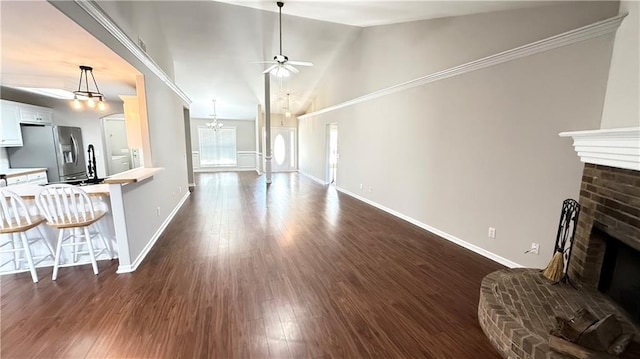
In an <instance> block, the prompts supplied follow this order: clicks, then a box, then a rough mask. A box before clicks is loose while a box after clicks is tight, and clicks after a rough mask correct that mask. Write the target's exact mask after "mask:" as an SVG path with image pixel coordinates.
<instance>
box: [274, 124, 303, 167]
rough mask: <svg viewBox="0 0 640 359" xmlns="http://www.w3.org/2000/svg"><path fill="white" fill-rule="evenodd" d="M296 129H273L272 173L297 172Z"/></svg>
mask: <svg viewBox="0 0 640 359" xmlns="http://www.w3.org/2000/svg"><path fill="white" fill-rule="evenodd" d="M296 140H297V136H296V128H295V127H272V128H271V148H272V150H271V156H272V160H271V169H272V172H288V171H295V170H296V165H297V164H296Z"/></svg>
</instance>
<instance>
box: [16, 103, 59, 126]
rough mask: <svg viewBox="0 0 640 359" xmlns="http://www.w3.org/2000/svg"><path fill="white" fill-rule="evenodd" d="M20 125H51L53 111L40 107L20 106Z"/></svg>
mask: <svg viewBox="0 0 640 359" xmlns="http://www.w3.org/2000/svg"><path fill="white" fill-rule="evenodd" d="M18 112H19V113H20V123H36V124H38V123H42V124H45V123H51V122H53V111H52V110H51V109H48V108H45V107H39V106H29V105H19V106H18Z"/></svg>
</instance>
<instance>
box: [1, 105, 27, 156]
mask: <svg viewBox="0 0 640 359" xmlns="http://www.w3.org/2000/svg"><path fill="white" fill-rule="evenodd" d="M0 108H1V111H0V116H1V117H0V147H18V146H22V133H21V132H20V121H19V111H18V105H17V104H16V103H15V102H11V101H4V100H2V101H0Z"/></svg>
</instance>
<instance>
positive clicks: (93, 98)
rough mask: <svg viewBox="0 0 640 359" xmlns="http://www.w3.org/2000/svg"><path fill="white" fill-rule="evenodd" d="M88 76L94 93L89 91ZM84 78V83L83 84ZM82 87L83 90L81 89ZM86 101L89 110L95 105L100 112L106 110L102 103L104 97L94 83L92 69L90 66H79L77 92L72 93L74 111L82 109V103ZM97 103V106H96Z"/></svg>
mask: <svg viewBox="0 0 640 359" xmlns="http://www.w3.org/2000/svg"><path fill="white" fill-rule="evenodd" d="M89 76H91V80H92V81H93V86H94V87H95V91H91V90H90V89H89ZM83 78H84V82H83ZM83 85H84V88H83V87H82V86H83ZM81 101H86V102H87V106H89V107H91V108H95V107H96V105H97V106H98V109H99V110H100V111H104V110H105V108H106V105H105V102H104V95H103V94H102V93H101V92H100V89H99V88H98V83H97V82H96V78H95V77H93V68H92V67H91V66H84V65H81V66H80V81H79V83H78V90H77V91H73V107H74V108H75V109H76V110H80V109H82V102H81ZM96 103H97V104H96Z"/></svg>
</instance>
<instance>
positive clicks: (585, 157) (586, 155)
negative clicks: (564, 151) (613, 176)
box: [560, 127, 640, 171]
mask: <svg viewBox="0 0 640 359" xmlns="http://www.w3.org/2000/svg"><path fill="white" fill-rule="evenodd" d="M560 137H571V138H573V147H574V148H575V150H576V152H577V153H578V156H580V161H582V162H584V163H593V164H597V165H604V166H609V167H617V168H625V169H629V170H636V171H640V127H629V128H614V129H603V130H588V131H573V132H562V133H560Z"/></svg>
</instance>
